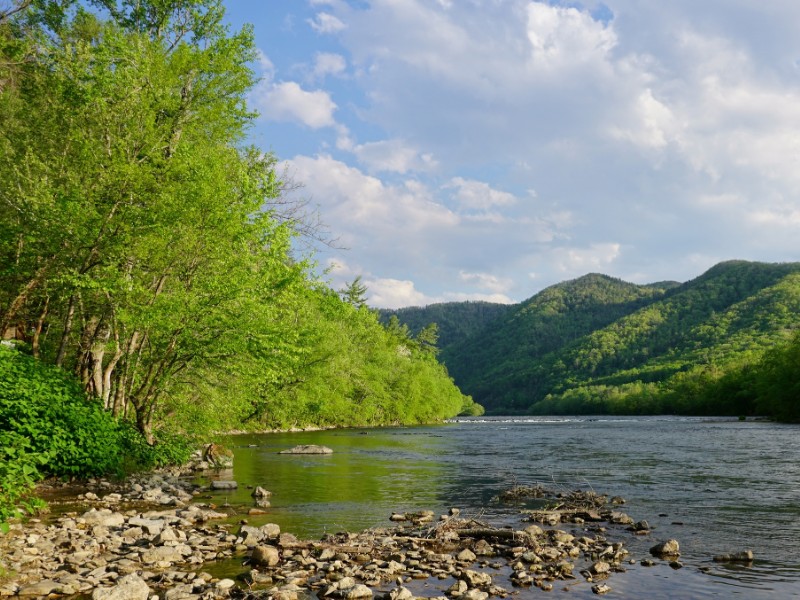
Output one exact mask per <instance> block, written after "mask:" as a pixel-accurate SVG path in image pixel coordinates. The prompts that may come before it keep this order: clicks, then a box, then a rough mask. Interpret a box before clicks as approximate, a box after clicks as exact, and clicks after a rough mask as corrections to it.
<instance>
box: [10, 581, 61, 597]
mask: <svg viewBox="0 0 800 600" xmlns="http://www.w3.org/2000/svg"><path fill="white" fill-rule="evenodd" d="M60 587H61V584H60V583H58V582H57V581H53V580H52V579H45V580H43V581H39V582H38V583H33V584H30V585H24V586H22V587H21V588H20V589H19V591H18V592H17V594H18V595H20V596H48V595H50V594H52V593H53V592H55V591H56V590H58V589H59V588H60Z"/></svg>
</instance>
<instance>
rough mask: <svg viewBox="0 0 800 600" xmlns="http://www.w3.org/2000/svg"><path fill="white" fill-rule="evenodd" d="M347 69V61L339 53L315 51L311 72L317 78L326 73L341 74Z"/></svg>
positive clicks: (324, 75)
mask: <svg viewBox="0 0 800 600" xmlns="http://www.w3.org/2000/svg"><path fill="white" fill-rule="evenodd" d="M345 69H347V61H346V60H345V59H344V56H342V55H341V54H335V53H332V52H317V54H316V55H315V56H314V67H313V70H312V73H313V75H314V77H316V78H317V79H321V78H323V77H326V76H327V75H341V74H342V73H344V71H345Z"/></svg>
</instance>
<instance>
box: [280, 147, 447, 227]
mask: <svg viewBox="0 0 800 600" xmlns="http://www.w3.org/2000/svg"><path fill="white" fill-rule="evenodd" d="M288 167H289V169H290V171H291V172H292V173H293V174H294V178H295V179H296V180H298V181H302V182H303V183H304V186H305V188H304V190H303V192H304V193H308V192H310V193H311V194H312V195H313V197H314V199H315V201H316V202H318V203H319V204H320V205H321V206H322V207H323V208H324V209H325V213H326V214H327V215H329V217H331V219H332V221H333V222H332V223H330V225H331V226H333V227H335V228H337V230H339V231H343V232H350V233H351V234H352V235H353V236H355V235H362V236H363V237H364V238H366V237H369V236H370V235H375V234H376V233H377V235H379V236H380V235H384V234H388V233H391V234H392V235H396V236H397V237H398V238H402V236H406V237H407V236H408V235H409V234H411V233H416V232H420V231H423V230H424V231H430V230H436V229H437V228H449V227H454V226H456V225H458V223H459V219H458V216H457V215H455V214H454V213H453V212H451V211H450V210H448V209H447V208H446V207H444V206H442V205H441V204H439V203H437V202H436V201H435V199H434V197H433V196H432V195H431V194H430V192H429V190H428V189H427V188H426V187H425V186H424V185H422V184H421V183H419V182H417V181H414V180H408V181H405V182H403V183H402V184H401V185H388V184H386V183H384V182H383V181H382V180H380V179H378V178H377V177H374V176H371V175H367V174H365V173H363V172H362V171H360V170H359V169H357V168H355V167H351V166H348V165H347V164H345V163H344V162H342V161H339V160H336V159H334V158H333V157H331V156H330V155H319V156H316V157H308V156H297V157H295V158H294V159H292V160H291V161H289V162H288Z"/></svg>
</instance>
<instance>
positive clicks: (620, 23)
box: [258, 0, 800, 302]
mask: <svg viewBox="0 0 800 600" xmlns="http://www.w3.org/2000/svg"><path fill="white" fill-rule="evenodd" d="M310 2H311V5H312V6H314V7H316V8H314V9H313V12H312V14H314V15H315V16H314V18H313V19H312V20H311V21H309V23H310V24H311V27H312V28H313V29H314V30H315V31H316V32H318V33H334V34H335V36H332V37H330V38H326V39H324V40H321V39H319V38H316V36H314V35H309V34H310V31H308V32H306V34H307V37H306V38H305V40H306V41H307V40H308V39H312V40H317V41H318V42H319V43H320V46H319V47H310V48H305V49H304V50H303V52H304V54H302V58H297V59H295V58H293V59H292V60H295V62H294V65H297V64H302V65H304V67H303V71H302V74H303V75H304V76H305V77H306V78H307V79H306V80H305V81H306V83H305V84H304V86H300V85H298V84H292V83H291V82H285V83H274V79H275V78H274V71H275V66H273V65H272V63H271V62H269V59H266V61H263V67H262V68H263V69H264V71H265V73H268V74H269V75H268V80H269V81H268V84H266V85H264V84H262V86H261V87H260V88H259V90H260V92H261V94H260V96H261V99H262V100H263V101H264V103H263V104H262V103H259V104H258V106H259V107H262V108H263V109H267V108H268V109H269V110H264V112H265V116H266V117H267V118H268V119H272V120H278V119H280V120H284V121H294V122H297V123H301V124H303V125H305V126H307V127H310V128H312V129H313V128H316V129H318V130H320V131H319V133H320V135H318V136H316V137H314V139H313V140H312V143H313V144H315V145H313V146H309V147H307V148H304V149H303V150H294V148H295V147H296V146H294V145H292V146H290V147H291V148H292V149H293V150H292V151H293V152H298V153H299V154H301V156H298V157H297V158H296V159H294V161H293V164H294V168H295V170H296V171H297V176H296V179H297V180H298V181H302V182H303V183H304V184H305V185H306V187H305V193H307V194H308V195H309V196H310V197H311V198H312V200H313V202H315V203H318V204H319V205H320V207H321V212H322V219H323V220H324V221H326V223H327V224H328V225H329V226H330V229H331V230H332V231H334V232H336V233H337V234H339V235H341V240H342V243H343V244H344V245H346V246H348V247H350V248H352V250H351V253H350V254H348V255H345V260H346V261H347V263H348V264H351V265H359V267H362V266H363V268H364V271H363V272H364V274H365V277H366V276H367V274H370V273H371V275H369V276H370V277H372V278H373V279H375V280H376V281H378V280H381V281H383V280H385V281H389V282H392V281H393V282H401V283H402V285H401V284H400V283H397V284H393V288H396V289H397V290H398V291H397V293H396V294H395V295H394V296H393V297H394V298H399V297H401V296H403V294H405V296H406V297H407V298H416V301H417V302H421V301H420V300H419V296H416V295H415V294H422V296H423V300H424V301H430V300H432V299H439V300H443V299H452V298H454V297H455V295H457V294H465V295H469V294H470V292H472V291H473V290H476V289H478V291H479V292H486V293H488V294H490V295H491V294H497V295H500V296H506V297H516V298H517V299H520V298H522V297H527V296H530V295H531V293H532V292H534V291H536V290H535V289H532V288H530V287H526V286H530V285H531V281H530V280H529V279H528V278H527V277H526V273H528V272H529V271H531V270H534V271H535V272H536V274H537V277H536V280H535V281H536V284H537V285H539V284H541V285H545V284H549V283H555V282H556V281H559V280H562V279H564V278H566V277H574V276H579V275H581V274H584V273H585V272H588V271H600V272H605V273H609V274H612V275H616V276H620V277H624V276H625V275H626V274H632V276H635V277H636V278H637V280H639V281H647V280H648V279H650V278H649V277H648V274H651V275H652V279H651V280H659V279H687V278H689V277H691V276H696V275H697V274H698V270H699V269H702V268H706V267H708V266H710V265H711V264H713V262H712V261H715V260H718V259H726V258H750V259H760V260H793V259H796V251H797V242H796V239H795V237H796V235H793V232H795V233H796V229H797V226H798V219H800V217H798V215H800V200H798V198H800V169H798V168H797V165H798V164H800V163H799V162H798V161H800V136H798V135H797V132H798V131H800V87H798V85H797V81H798V79H797V78H798V73H799V72H800V68H798V67H797V60H798V58H800V54H798V52H797V48H796V32H795V31H794V29H795V28H794V24H796V22H797V19H798V18H800V4H798V3H796V2H791V1H790V0H775V2H774V3H763V2H756V1H755V0H736V1H735V2H731V3H725V2H723V1H722V0H711V1H710V2H707V3H697V2H696V1H690V0H670V2H645V3H642V2H639V1H638V0H604V2H603V5H604V6H605V7H606V8H607V10H606V12H605V14H604V16H603V17H602V18H600V17H595V18H593V17H592V14H598V13H597V12H596V10H595V9H596V8H597V7H598V6H600V3H599V2H596V1H595V0H592V2H585V3H582V4H581V3H566V2H545V1H543V0H542V1H531V0H504V1H502V2H501V1H497V0H470V1H469V2H456V1H452V0H437V1H430V0H391V1H378V2H344V1H340V0H310ZM567 4H569V5H570V6H566V5H567ZM582 5H583V6H586V7H588V8H589V9H590V10H591V12H590V10H584V9H582V8H581V6H582ZM610 14H613V17H610V16H609V15H610ZM323 15H327V16H323ZM345 24H346V26H345ZM306 41H304V43H306ZM315 52H317V54H316V55H315ZM276 56H277V55H276ZM345 56H346V57H347V59H345V58H344V57H345ZM337 57H338V58H337ZM264 58H266V57H264ZM277 62H278V61H277V60H276V64H277ZM333 77H336V79H335V80H334V79H333ZM308 82H316V83H314V85H312V84H310V83H308ZM322 82H325V83H330V84H331V85H335V86H336V87H335V90H336V95H335V98H336V103H338V104H339V105H340V107H341V108H337V105H336V103H334V101H333V97H332V96H331V92H330V91H329V89H326V88H324V87H323V83H322ZM315 86H318V87H320V88H322V89H316V90H314V89H313V88H314V87H315ZM266 101H269V103H267V102H266ZM270 111H271V112H270ZM324 128H329V129H324ZM275 129H278V128H275ZM312 134H313V132H310V133H309V132H304V134H303V135H302V136H297V138H298V139H299V138H311V137H312ZM298 139H294V138H293V139H292V140H291V143H292V144H295V143H297V144H299V143H300V142H299V141H298ZM334 140H335V142H334ZM364 140H372V141H367V142H364ZM334 144H335V145H334ZM276 147H277V148H278V151H279V152H280V146H277V145H276ZM319 152H329V153H332V154H333V156H328V155H326V154H321V155H317V156H316V157H315V158H309V157H310V156H312V155H315V154H317V153H319ZM302 155H305V156H302ZM434 157H435V158H434ZM531 189H535V190H536V193H535V195H532V194H528V193H527V192H526V190H531ZM608 240H614V242H613V243H610V242H609V241H608ZM351 268H352V269H356V267H355V266H352V267H351ZM377 274H380V275H377ZM491 277H496V278H497V282H493V281H492V279H491ZM501 282H506V284H507V285H508V287H507V288H506V289H504V288H503V285H502V284H501ZM409 284H410V288H409ZM492 285H495V288H492V287H490V286H492ZM476 286H482V287H480V288H478V287H476ZM389 287H392V286H389ZM420 290H422V291H420ZM393 293H394V292H393ZM389 296H390V294H389V292H386V294H385V298H387V299H388V298H389ZM387 301H388V300H387ZM392 301H394V300H392Z"/></svg>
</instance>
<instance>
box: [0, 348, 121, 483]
mask: <svg viewBox="0 0 800 600" xmlns="http://www.w3.org/2000/svg"><path fill="white" fill-rule="evenodd" d="M0 432H3V433H13V434H15V435H16V436H17V437H21V438H23V439H24V440H26V444H27V448H26V452H30V453H31V454H32V455H35V456H41V457H46V464H44V465H42V467H41V469H40V470H41V471H42V472H43V474H45V475H55V476H57V477H89V476H94V475H103V474H108V473H117V472H119V470H120V468H121V466H122V458H123V456H122V447H121V444H120V432H119V427H118V426H117V423H116V421H115V420H114V418H113V417H112V416H111V415H110V414H109V413H108V412H106V411H105V410H103V407H102V406H101V405H100V404H99V402H96V401H93V400H89V399H87V398H86V396H85V394H84V393H83V390H82V389H81V388H80V386H79V385H78V383H77V382H76V381H74V380H73V379H72V378H70V377H69V376H68V375H67V374H66V373H64V372H63V371H61V370H60V369H58V368H55V367H49V366H46V365H43V364H41V363H39V362H38V361H37V360H36V359H34V358H32V357H30V356H26V355H24V354H21V353H20V352H17V351H16V350H12V349H10V348H6V347H0Z"/></svg>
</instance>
